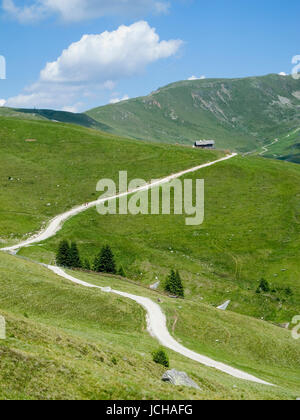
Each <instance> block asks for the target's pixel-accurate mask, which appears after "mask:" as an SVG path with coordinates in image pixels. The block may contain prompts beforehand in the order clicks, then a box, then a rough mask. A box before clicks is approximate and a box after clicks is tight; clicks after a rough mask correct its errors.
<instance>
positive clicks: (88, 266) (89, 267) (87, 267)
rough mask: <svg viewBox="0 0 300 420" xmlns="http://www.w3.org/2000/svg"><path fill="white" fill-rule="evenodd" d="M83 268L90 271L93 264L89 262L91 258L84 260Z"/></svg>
mask: <svg viewBox="0 0 300 420" xmlns="http://www.w3.org/2000/svg"><path fill="white" fill-rule="evenodd" d="M82 268H84V269H85V270H88V271H90V269H91V264H90V262H89V260H88V259H87V258H86V259H85V260H84V261H83V264H82Z"/></svg>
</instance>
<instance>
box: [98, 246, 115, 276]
mask: <svg viewBox="0 0 300 420" xmlns="http://www.w3.org/2000/svg"><path fill="white" fill-rule="evenodd" d="M94 270H95V271H96V272H98V273H108V274H116V273H117V269H116V263H115V258H114V254H113V252H112V250H111V248H110V246H109V245H106V246H104V247H103V248H102V250H101V252H100V254H99V255H98V256H97V257H96V258H95V261H94Z"/></svg>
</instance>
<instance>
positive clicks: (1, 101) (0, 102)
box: [0, 99, 6, 107]
mask: <svg viewBox="0 0 300 420" xmlns="http://www.w3.org/2000/svg"><path fill="white" fill-rule="evenodd" d="M5 104H6V100H5V99H0V107H1V106H5Z"/></svg>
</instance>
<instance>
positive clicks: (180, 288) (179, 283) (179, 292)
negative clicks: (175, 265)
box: [175, 270, 184, 298]
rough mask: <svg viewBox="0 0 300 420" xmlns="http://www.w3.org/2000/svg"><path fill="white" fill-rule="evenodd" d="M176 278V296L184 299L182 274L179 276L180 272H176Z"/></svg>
mask: <svg viewBox="0 0 300 420" xmlns="http://www.w3.org/2000/svg"><path fill="white" fill-rule="evenodd" d="M175 277H176V290H177V293H176V295H177V296H180V297H182V298H183V297H184V288H183V284H182V280H181V277H180V274H179V271H178V270H177V271H176V274H175Z"/></svg>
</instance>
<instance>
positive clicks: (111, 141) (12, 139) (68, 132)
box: [0, 117, 222, 243]
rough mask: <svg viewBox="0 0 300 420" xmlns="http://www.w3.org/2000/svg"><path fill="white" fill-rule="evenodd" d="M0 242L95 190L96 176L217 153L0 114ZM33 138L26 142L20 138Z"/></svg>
mask: <svg viewBox="0 0 300 420" xmlns="http://www.w3.org/2000/svg"><path fill="white" fill-rule="evenodd" d="M0 122H1V124H0V142H1V157H0V241H1V242H2V243H12V242H16V241H17V240H18V239H20V238H21V237H22V236H24V235H25V234H29V235H30V234H32V232H35V231H37V230H39V229H40V228H41V226H42V225H43V223H45V222H47V221H48V220H49V219H50V218H51V217H54V216H55V215H57V214H59V213H62V212H63V211H66V210H69V209H70V208H72V207H74V206H76V205H79V204H82V203H84V202H87V201H92V200H95V199H96V198H97V197H98V195H99V193H97V192H96V184H97V182H98V181H99V180H100V179H102V178H112V179H114V180H117V179H118V174H119V171H120V170H127V171H128V176H129V179H133V178H144V179H146V180H150V179H152V177H154V178H157V177H161V176H164V175H169V174H171V173H173V172H176V171H179V170H182V169H187V168H190V167H192V166H196V165H198V164H200V163H204V162H206V161H209V160H214V159H216V158H218V157H221V156H222V153H221V152H217V151H215V152H211V151H199V150H193V149H189V148H183V147H174V146H173V147H172V146H168V145H152V144H147V143H144V142H138V141H133V140H124V139H121V138H118V137H115V136H112V135H110V134H105V133H101V132H98V131H96V130H90V129H85V128H80V127H76V126H71V125H66V124H56V123H53V122H52V123H51V122H41V121H27V120H16V119H13V118H1V117H0ZM28 139H31V140H36V141H35V142H26V141H25V140H28Z"/></svg>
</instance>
